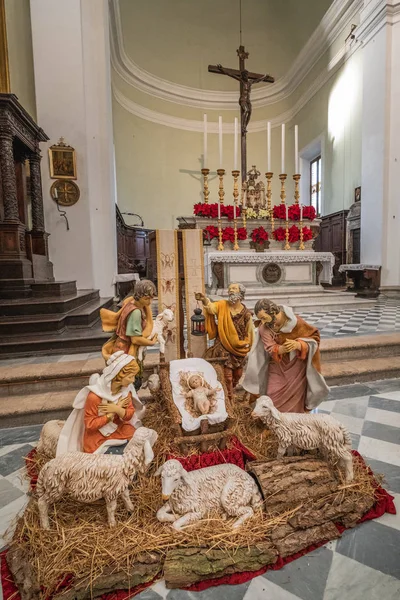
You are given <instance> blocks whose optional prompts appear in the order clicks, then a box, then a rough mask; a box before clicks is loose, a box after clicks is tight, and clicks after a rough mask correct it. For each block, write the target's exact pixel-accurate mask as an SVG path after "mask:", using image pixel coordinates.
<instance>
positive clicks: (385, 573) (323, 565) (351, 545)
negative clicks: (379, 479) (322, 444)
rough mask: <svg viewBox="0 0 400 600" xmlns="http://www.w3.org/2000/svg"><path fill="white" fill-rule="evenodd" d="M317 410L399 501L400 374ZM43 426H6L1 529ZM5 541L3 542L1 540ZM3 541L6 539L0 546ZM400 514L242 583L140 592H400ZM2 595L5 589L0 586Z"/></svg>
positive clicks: (181, 595) (290, 596) (203, 599)
mask: <svg viewBox="0 0 400 600" xmlns="http://www.w3.org/2000/svg"><path fill="white" fill-rule="evenodd" d="M319 410H320V411H321V412H327V413H332V414H333V415H334V416H335V417H336V418H337V419H338V420H339V421H341V422H342V423H344V424H345V425H346V426H347V427H348V429H349V430H350V432H351V436H352V441H353V448H355V449H357V450H358V451H359V452H360V453H361V454H362V455H363V456H364V457H365V459H366V461H367V463H368V464H370V466H371V468H372V469H373V470H374V471H375V472H376V473H383V474H384V476H385V481H384V485H385V487H386V489H387V490H388V491H390V492H391V493H392V494H393V495H394V497H395V503H396V505H397V507H398V508H400V380H399V379H397V380H391V381H380V382H379V381H378V382H374V383H371V384H357V385H352V386H344V387H337V388H333V390H332V391H331V394H330V396H329V399H328V400H327V401H326V402H324V403H323V404H322V405H321V406H320V408H319ZM40 429H41V426H40V425H33V426H27V427H18V428H15V429H0V535H2V534H3V532H4V531H5V529H6V528H7V527H8V526H9V525H10V523H11V521H12V520H13V519H14V518H15V515H16V514H17V513H18V512H19V511H20V510H21V509H22V508H23V507H24V506H25V503H26V495H25V493H26V491H27V483H26V480H24V479H23V465H24V459H23V457H24V456H25V455H26V454H27V453H28V452H29V451H30V450H31V449H32V447H33V446H34V445H35V444H36V441H37V440H38V438H39V433H40ZM3 543H4V542H3ZM1 545H2V543H1V542H0V548H1ZM399 549H400V515H389V514H386V515H384V516H383V517H381V518H380V519H377V520H375V521H368V522H366V523H363V524H362V525H360V526H359V527H356V528H355V529H352V530H348V531H346V532H345V533H344V534H343V536H342V537H341V538H340V539H339V540H336V541H334V542H330V543H329V544H327V545H326V546H323V547H322V548H319V549H318V550H315V551H314V552H311V553H310V554H307V555H305V556H303V557H302V558H300V559H298V560H296V561H294V562H292V563H290V564H288V565H286V566H285V567H284V568H283V569H281V570H280V571H269V572H267V573H266V574H265V575H264V576H260V577H257V578H256V579H253V580H252V581H250V582H248V583H245V584H242V585H238V586H221V587H217V588H211V589H209V590H206V591H204V592H199V593H190V592H186V591H181V590H167V589H166V588H165V585H164V583H163V582H162V581H160V582H158V583H156V584H155V585H154V586H153V587H152V588H151V589H148V590H146V591H144V592H142V593H141V594H139V595H138V596H136V598H138V600H349V599H351V600H397V599H398V598H400V560H399ZM0 599H1V590H0Z"/></svg>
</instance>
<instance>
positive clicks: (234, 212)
mask: <svg viewBox="0 0 400 600" xmlns="http://www.w3.org/2000/svg"><path fill="white" fill-rule="evenodd" d="M233 218H234V219H235V221H236V202H235V203H234V205H233Z"/></svg>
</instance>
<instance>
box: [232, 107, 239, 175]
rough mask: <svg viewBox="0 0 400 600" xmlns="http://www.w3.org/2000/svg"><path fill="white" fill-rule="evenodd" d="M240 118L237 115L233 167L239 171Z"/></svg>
mask: <svg viewBox="0 0 400 600" xmlns="http://www.w3.org/2000/svg"><path fill="white" fill-rule="evenodd" d="M237 160H238V120H237V117H235V139H234V160H233V169H234V170H235V171H237V168H238V163H237Z"/></svg>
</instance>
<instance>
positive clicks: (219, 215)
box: [218, 202, 221, 219]
mask: <svg viewBox="0 0 400 600" xmlns="http://www.w3.org/2000/svg"><path fill="white" fill-rule="evenodd" d="M220 218H221V202H218V219H220Z"/></svg>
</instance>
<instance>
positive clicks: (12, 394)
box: [0, 333, 400, 427]
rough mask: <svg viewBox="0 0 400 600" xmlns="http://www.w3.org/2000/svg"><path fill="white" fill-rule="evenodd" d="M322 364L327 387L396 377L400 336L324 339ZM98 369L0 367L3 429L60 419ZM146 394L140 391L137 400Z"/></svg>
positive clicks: (149, 363) (93, 363)
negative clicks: (139, 396)
mask: <svg viewBox="0 0 400 600" xmlns="http://www.w3.org/2000/svg"><path fill="white" fill-rule="evenodd" d="M321 359H322V372H323V374H324V376H325V378H326V380H327V383H328V385H330V386H336V385H348V384H353V383H360V382H367V381H377V380H381V379H392V378H398V377H400V333H389V334H375V335H368V336H358V337H342V338H336V339H335V338H329V339H324V340H322V342H321ZM158 360H159V356H158V353H152V354H148V355H147V357H146V369H145V370H146V372H147V374H150V373H151V372H153V370H154V369H155V368H156V366H157V364H158ZM3 364H4V363H3ZM103 368H104V361H103V359H102V358H101V356H100V353H99V358H96V359H91V360H83V361H82V360H77V361H71V362H61V363H41V364H27V365H23V366H14V367H6V366H2V365H1V362H0V420H1V424H2V426H3V427H16V426H20V425H28V424H29V425H31V424H37V423H44V422H46V421H48V420H49V419H65V418H66V417H67V416H68V414H69V413H70V411H71V406H72V402H73V400H74V398H75V396H76V393H77V392H78V391H79V390H80V389H81V388H82V387H84V386H85V385H87V383H88V380H89V376H90V375H91V374H92V373H96V372H101V370H102V369H103ZM147 374H146V375H147ZM145 394H146V392H145V391H141V392H140V395H141V396H142V397H143V396H144V397H146V396H145Z"/></svg>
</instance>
